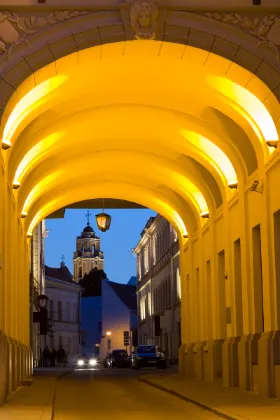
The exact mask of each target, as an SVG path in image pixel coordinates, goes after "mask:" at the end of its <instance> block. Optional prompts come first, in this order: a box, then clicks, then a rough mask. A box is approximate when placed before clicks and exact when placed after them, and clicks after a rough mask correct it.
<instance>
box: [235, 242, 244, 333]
mask: <svg viewBox="0 0 280 420" xmlns="http://www.w3.org/2000/svg"><path fill="white" fill-rule="evenodd" d="M233 252H234V285H235V304H236V330H237V335H239V336H241V335H243V303H242V271H241V243H240V239H237V240H236V241H235V242H234V248H233Z"/></svg>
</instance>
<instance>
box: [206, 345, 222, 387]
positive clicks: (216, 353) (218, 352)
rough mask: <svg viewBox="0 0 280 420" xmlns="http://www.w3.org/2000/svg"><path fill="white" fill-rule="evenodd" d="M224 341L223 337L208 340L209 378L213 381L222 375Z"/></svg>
mask: <svg viewBox="0 0 280 420" xmlns="http://www.w3.org/2000/svg"><path fill="white" fill-rule="evenodd" d="M222 343H223V340H221V339H216V340H210V341H208V366H207V372H208V375H207V380H209V381H211V382H213V381H214V379H216V378H221V377H222V373H223V368H222Z"/></svg>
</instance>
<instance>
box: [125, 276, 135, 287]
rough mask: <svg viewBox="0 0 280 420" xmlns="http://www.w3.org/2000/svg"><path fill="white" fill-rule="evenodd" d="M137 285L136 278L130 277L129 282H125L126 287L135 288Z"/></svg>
mask: <svg viewBox="0 0 280 420" xmlns="http://www.w3.org/2000/svg"><path fill="white" fill-rule="evenodd" d="M136 284H137V277H136V276H131V277H130V279H129V281H128V282H127V285H128V286H136Z"/></svg>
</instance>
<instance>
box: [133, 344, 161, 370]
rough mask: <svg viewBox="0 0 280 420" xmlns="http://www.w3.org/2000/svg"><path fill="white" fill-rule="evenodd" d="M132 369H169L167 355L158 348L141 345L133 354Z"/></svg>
mask: <svg viewBox="0 0 280 420" xmlns="http://www.w3.org/2000/svg"><path fill="white" fill-rule="evenodd" d="M131 367H132V369H140V368H141V367H156V368H158V369H160V368H162V369H165V368H166V367H167V361H166V357H165V353H164V352H163V351H162V350H161V349H160V347H158V346H154V345H139V346H138V347H136V349H135V351H134V353H132V358H131Z"/></svg>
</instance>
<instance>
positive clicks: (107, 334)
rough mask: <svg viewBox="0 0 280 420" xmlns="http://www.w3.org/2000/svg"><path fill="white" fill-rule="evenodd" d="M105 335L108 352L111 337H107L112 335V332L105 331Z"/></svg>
mask: <svg viewBox="0 0 280 420" xmlns="http://www.w3.org/2000/svg"><path fill="white" fill-rule="evenodd" d="M106 336H107V338H108V341H107V349H108V354H109V350H110V349H111V338H109V337H111V336H112V332H111V331H106Z"/></svg>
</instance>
